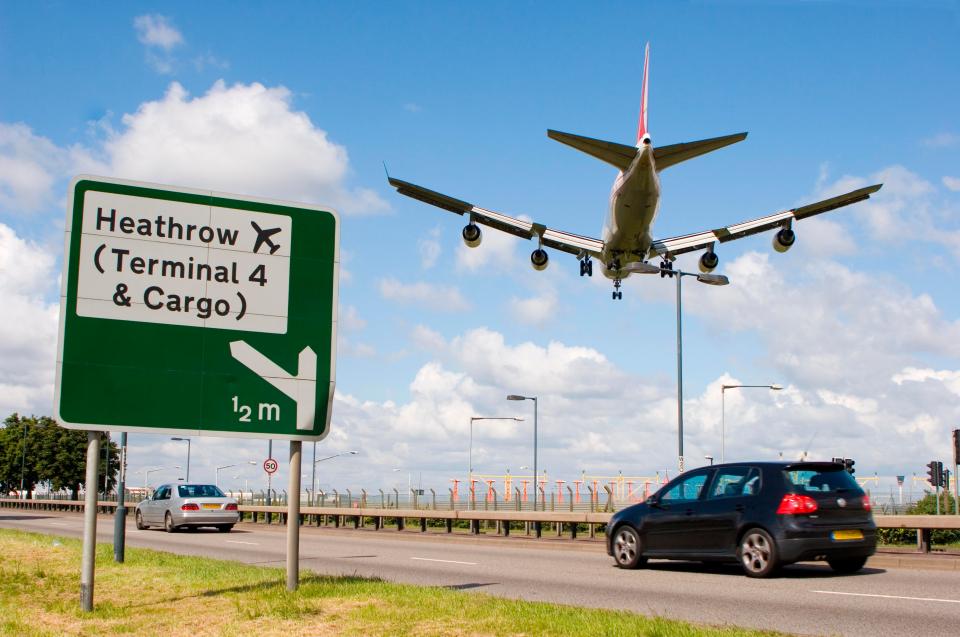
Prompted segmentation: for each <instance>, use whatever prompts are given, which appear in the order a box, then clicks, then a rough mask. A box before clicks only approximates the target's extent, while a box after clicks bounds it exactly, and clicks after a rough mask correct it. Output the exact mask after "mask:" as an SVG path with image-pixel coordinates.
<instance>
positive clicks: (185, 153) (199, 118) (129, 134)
mask: <svg viewBox="0 0 960 637" xmlns="http://www.w3.org/2000/svg"><path fill="white" fill-rule="evenodd" d="M122 121H123V127H122V129H121V130H119V131H113V132H111V133H110V134H109V136H108V138H107V139H106V141H105V143H104V146H103V154H104V155H105V164H106V166H107V170H108V171H109V172H110V173H111V174H115V175H118V176H123V177H127V178H131V179H142V180H146V181H156V182H161V183H170V184H177V185H183V186H195V187H198V188H211V189H215V190H222V191H227V192H237V193H242V194H250V195H261V196H266V197H274V198H279V199H284V200H289V201H303V202H310V203H318V204H325V205H330V206H333V207H334V208H336V209H338V211H340V212H344V213H368V212H378V211H383V210H386V209H387V208H388V206H387V204H386V203H385V202H384V201H383V200H382V199H380V197H379V196H378V195H377V194H376V193H375V192H373V191H372V190H368V189H348V188H347V187H346V186H345V184H344V182H345V181H346V179H347V175H348V172H349V159H348V156H347V151H346V149H345V148H344V147H343V146H341V145H339V144H336V143H334V142H332V141H330V140H329V138H328V137H327V133H326V132H325V131H323V130H321V129H319V128H317V127H316V126H315V125H314V124H313V122H311V121H310V118H309V117H308V116H307V115H306V113H303V112H299V111H295V110H293V109H292V108H291V94H290V91H288V90H287V89H286V88H284V87H275V88H267V87H265V86H263V85H262V84H258V83H254V84H235V85H233V86H227V85H226V84H225V83H224V82H222V81H218V82H216V83H214V85H213V86H212V87H211V88H210V90H209V91H207V93H206V94H205V95H203V96H200V97H194V98H191V97H190V96H189V95H188V94H187V92H186V90H184V88H183V87H182V86H181V85H180V84H178V83H176V82H174V83H172V84H171V85H170V87H169V89H168V90H167V93H166V95H165V96H164V97H163V98H162V99H160V100H157V101H152V102H145V103H143V104H141V105H140V107H139V108H138V109H137V111H136V112H135V113H132V114H127V115H124V116H123V120H122Z"/></svg>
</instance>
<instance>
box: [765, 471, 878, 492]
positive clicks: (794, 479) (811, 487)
mask: <svg viewBox="0 0 960 637" xmlns="http://www.w3.org/2000/svg"><path fill="white" fill-rule="evenodd" d="M783 473H784V474H785V475H786V476H787V480H789V481H790V482H791V483H792V484H793V485H795V486H796V487H797V493H836V492H843V491H854V492H860V491H861V489H860V485H859V484H857V481H856V480H854V479H853V476H852V475H850V473H848V472H847V471H846V470H845V469H843V468H842V467H837V468H836V469H813V468H810V469H790V470H787V471H784V472H783Z"/></svg>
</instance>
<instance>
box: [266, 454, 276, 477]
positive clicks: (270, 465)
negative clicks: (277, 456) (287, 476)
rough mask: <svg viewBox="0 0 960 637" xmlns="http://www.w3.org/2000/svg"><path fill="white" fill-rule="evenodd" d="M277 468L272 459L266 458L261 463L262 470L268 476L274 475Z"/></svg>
mask: <svg viewBox="0 0 960 637" xmlns="http://www.w3.org/2000/svg"><path fill="white" fill-rule="evenodd" d="M277 466H278V465H277V461H276V460H274V459H273V458H267V459H266V460H264V461H263V470H264V471H266V472H267V473H269V474H270V475H273V474H274V473H276V472H277Z"/></svg>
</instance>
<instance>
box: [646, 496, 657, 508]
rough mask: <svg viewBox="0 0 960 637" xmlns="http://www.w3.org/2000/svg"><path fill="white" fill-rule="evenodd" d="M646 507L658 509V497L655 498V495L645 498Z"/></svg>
mask: <svg viewBox="0 0 960 637" xmlns="http://www.w3.org/2000/svg"><path fill="white" fill-rule="evenodd" d="M647 506H652V507H659V506H660V498H658V497H657V496H655V495H652V496H650V497H649V498H647Z"/></svg>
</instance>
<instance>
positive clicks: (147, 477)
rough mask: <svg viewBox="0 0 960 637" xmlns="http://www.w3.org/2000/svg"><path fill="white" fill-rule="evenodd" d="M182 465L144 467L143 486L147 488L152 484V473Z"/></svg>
mask: <svg viewBox="0 0 960 637" xmlns="http://www.w3.org/2000/svg"><path fill="white" fill-rule="evenodd" d="M180 468H181V467H180V465H174V466H173V467H154V468H153V469H144V470H143V488H144V489H146V488H147V487H148V486H149V485H150V474H151V473H155V472H157V471H163V470H164V469H180Z"/></svg>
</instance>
